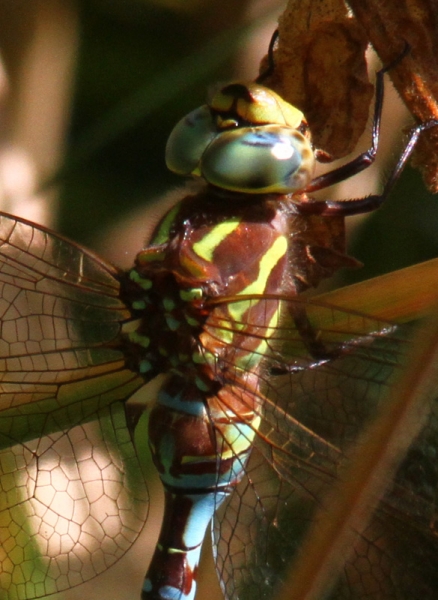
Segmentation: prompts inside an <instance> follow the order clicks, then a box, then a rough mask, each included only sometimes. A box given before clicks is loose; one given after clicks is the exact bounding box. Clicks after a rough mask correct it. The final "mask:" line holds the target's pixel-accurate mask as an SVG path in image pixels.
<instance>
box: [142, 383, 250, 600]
mask: <svg viewBox="0 0 438 600" xmlns="http://www.w3.org/2000/svg"><path fill="white" fill-rule="evenodd" d="M259 423H260V417H259V409H258V401H257V399H256V396H255V395H254V394H252V393H251V392H250V391H246V392H245V391H243V390H241V392H240V393H239V395H237V394H236V393H235V389H234V388H233V387H232V386H229V385H226V386H224V387H223V388H221V389H220V390H219V391H218V395H211V396H208V394H207V393H203V392H201V391H200V390H199V389H197V388H196V386H194V385H193V384H187V383H184V381H183V380H182V378H180V377H174V378H172V379H171V380H170V381H169V382H168V384H167V385H166V386H165V387H164V388H163V389H162V390H161V391H160V393H159V396H158V401H157V404H156V405H155V407H154V408H153V409H152V411H151V415H150V422H149V443H150V447H151V451H152V456H153V460H154V463H155V465H156V467H157V469H158V472H159V475H160V478H161V480H162V482H163V485H164V488H165V515H164V520H163V528H162V530H161V533H160V538H159V540H158V544H157V547H156V550H155V553H154V556H153V559H152V562H151V564H150V566H149V570H148V573H147V575H146V578H145V583H144V587H143V593H142V598H143V600H176V599H178V600H192V599H193V598H194V596H195V592H196V580H197V572H198V563H199V556H200V552H201V547H202V542H203V540H204V537H205V532H206V529H207V526H208V524H209V522H210V520H211V518H212V516H213V514H214V512H215V511H216V510H217V508H218V507H219V506H220V505H221V504H222V502H223V501H224V500H225V498H226V497H227V496H228V495H229V494H230V493H231V492H232V491H233V490H234V488H235V487H236V485H237V484H238V483H239V482H240V480H241V478H242V476H243V474H244V469H245V465H246V463H247V460H248V458H249V455H250V452H251V445H252V442H253V439H254V436H255V433H256V431H257V428H258V426H259Z"/></svg>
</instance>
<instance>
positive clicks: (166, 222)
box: [152, 204, 181, 244]
mask: <svg viewBox="0 0 438 600" xmlns="http://www.w3.org/2000/svg"><path fill="white" fill-rule="evenodd" d="M180 209H181V207H180V205H179V204H177V205H176V206H174V207H173V208H172V209H171V210H169V212H168V213H167V215H166V216H165V217H164V219H163V220H162V221H161V225H160V229H159V230H158V231H157V234H156V235H155V237H154V239H153V240H152V243H153V244H165V243H166V242H167V241H168V240H169V232H170V228H171V227H172V224H173V222H174V220H175V217H176V215H177V214H178V212H179V211H180Z"/></svg>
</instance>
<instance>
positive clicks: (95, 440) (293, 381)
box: [0, 75, 437, 600]
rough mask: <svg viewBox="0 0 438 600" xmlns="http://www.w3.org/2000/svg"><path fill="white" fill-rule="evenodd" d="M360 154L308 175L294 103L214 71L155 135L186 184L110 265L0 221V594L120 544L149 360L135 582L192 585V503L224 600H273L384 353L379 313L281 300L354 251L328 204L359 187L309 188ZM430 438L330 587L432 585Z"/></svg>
mask: <svg viewBox="0 0 438 600" xmlns="http://www.w3.org/2000/svg"><path fill="white" fill-rule="evenodd" d="M382 77H383V75H382V76H381V78H380V80H382ZM378 112H379V111H377V113H378ZM378 118H380V117H379V114H378ZM369 154H372V153H371V151H370V153H369ZM363 156H364V155H362V157H361V159H360V160H359V161H356V162H354V161H353V162H352V163H349V164H348V165H347V167H346V168H341V170H339V169H337V170H335V171H333V172H332V175H331V178H330V177H329V176H323V178H317V179H312V174H313V167H314V162H315V158H314V153H313V151H312V146H311V143H310V139H309V134H308V131H307V128H306V124H305V121H304V118H303V115H302V114H301V113H300V112H299V111H297V110H296V109H294V108H293V107H291V106H290V105H288V104H287V103H285V102H284V101H283V100H281V98H279V97H278V96H277V95H276V94H274V93H273V92H271V91H270V90H267V89H266V88H263V86H260V85H258V84H251V85H246V84H230V85H229V86H226V87H224V88H222V90H221V91H220V92H219V93H218V94H216V95H215V96H214V97H213V99H212V100H211V102H210V104H209V105H207V106H205V107H201V108H200V109H197V110H196V111H194V112H193V113H191V114H190V115H189V116H188V117H187V118H186V119H184V120H183V121H181V122H180V123H179V124H178V125H177V126H176V128H175V130H174V132H173V133H172V135H171V137H170V140H169V144H168V149H167V161H168V164H169V166H170V167H171V168H172V169H174V170H176V171H178V172H181V173H183V174H194V175H200V176H202V177H203V178H204V179H205V180H206V182H205V183H204V184H203V185H202V186H200V187H199V188H198V189H197V190H196V191H194V192H193V193H189V194H188V195H187V196H186V197H185V198H184V199H183V200H182V201H181V202H180V203H179V204H178V205H177V206H176V207H174V208H173V209H172V210H171V211H169V213H168V214H167V215H165V217H164V218H163V219H162V221H161V223H160V224H159V225H158V227H157V228H156V230H155V233H154V235H153V238H152V241H151V244H150V245H149V246H148V247H147V248H146V249H144V250H143V251H141V252H140V253H139V254H138V256H137V259H136V262H135V265H134V267H133V269H131V270H130V271H128V272H127V273H122V272H120V271H118V270H117V269H115V268H113V267H111V266H109V265H107V264H106V263H104V262H103V261H101V260H100V259H98V258H97V257H96V256H94V255H93V254H91V253H89V252H87V251H86V250H84V249H82V248H79V247H78V246H75V245H74V244H72V243H70V242H68V241H67V240H65V239H63V238H62V237H60V236H58V235H56V234H54V233H53V232H49V231H47V230H45V229H44V228H40V227H37V226H35V225H33V224H31V223H28V222H25V221H22V220H20V219H15V218H13V217H10V216H7V215H2V216H1V221H0V240H1V244H2V245H1V249H0V285H1V310H2V313H1V316H2V327H1V344H0V353H1V361H2V376H1V388H0V393H1V396H0V400H1V405H0V407H1V412H0V433H1V442H2V447H3V448H4V449H3V451H2V454H1V456H0V458H1V465H2V466H4V467H3V473H2V476H1V480H0V481H1V486H2V487H1V496H0V497H1V499H2V505H1V506H0V509H1V513H0V545H1V548H2V551H3V552H4V555H3V556H2V560H3V570H2V573H1V575H0V578H1V579H0V581H1V585H2V588H3V589H4V590H7V591H6V592H5V594H6V595H5V597H7V598H11V599H12V598H15V597H17V596H19V597H23V598H31V597H32V598H36V597H40V596H43V595H47V594H49V593H52V592H54V591H60V590H64V589H67V588H68V587H71V586H72V585H76V584H78V583H81V582H82V581H84V580H86V579H89V578H91V577H93V576H94V575H96V574H97V573H99V572H101V571H102V570H104V569H105V568H107V567H108V566H109V565H110V564H111V563H113V562H114V561H115V560H117V558H118V557H119V556H120V555H122V554H123V553H124V552H125V551H126V550H127V548H128V547H129V546H130V544H131V543H132V542H133V541H134V539H135V538H136V536H137V534H138V531H139V530H140V528H141V526H142V524H143V522H144V520H145V518H146V505H147V494H146V490H145V487H144V483H143V482H142V479H141V475H140V473H139V467H138V463H137V459H136V456H135V450H134V447H133V444H132V442H131V438H130V436H129V434H128V421H127V419H126V415H125V410H124V402H125V401H126V400H127V399H128V398H129V397H130V396H131V395H132V394H133V393H134V392H135V391H136V390H137V389H139V388H140V387H141V385H142V384H143V382H144V381H149V380H151V379H152V378H153V377H154V376H155V375H157V374H158V373H167V374H168V375H169V377H168V380H167V382H166V383H165V384H164V385H163V387H162V389H161V391H160V392H159V394H158V398H157V403H156V405H155V406H154V408H153V409H152V411H151V415H150V431H149V437H150V445H151V449H152V452H153V457H154V462H155V464H156V466H157V469H158V471H159V474H160V477H161V479H162V482H163V484H164V487H165V493H166V508H165V517H164V523H163V529H162V532H161V535H160V540H159V543H158V545H157V549H156V552H155V555H154V558H153V561H152V564H151V566H150V568H149V571H148V574H147V576H146V580H145V584H144V588H143V598H144V599H149V600H152V599H157V598H159V599H162V600H169V599H172V600H176V599H181V600H182V599H185V600H191V599H192V598H193V597H194V595H195V590H196V578H197V573H198V560H199V553H200V549H201V545H202V542H203V539H204V536H205V530H206V527H207V525H208V523H209V521H210V520H211V518H212V517H214V519H213V528H212V534H213V544H214V548H215V558H216V565H217V571H218V575H219V579H220V582H221V585H222V587H223V590H224V593H225V595H226V596H227V597H228V598H235V599H236V598H246V597H248V598H270V597H272V595H273V594H274V592H275V590H276V587H277V586H278V582H279V581H281V578H282V577H283V575H284V571H285V567H286V565H287V563H288V561H290V559H291V558H292V557H293V556H294V555H295V553H296V551H297V548H298V547H299V544H300V540H301V539H302V536H303V535H304V533H305V531H306V528H307V526H308V523H309V522H310V521H311V520H312V516H313V514H314V511H315V509H316V507H317V506H318V505H319V503H320V502H321V499H322V498H323V497H324V494H325V492H326V491H327V490H328V489H329V488H330V486H331V485H332V484H333V483H334V482H335V481H336V477H337V472H338V468H339V465H340V464H342V460H343V457H344V456H345V454H346V453H347V452H348V450H349V448H350V447H351V446H353V445H354V442H355V440H356V439H357V436H358V435H359V433H360V431H361V429H362V428H363V426H364V424H365V423H366V422H367V421H369V420H370V419H372V417H373V415H374V414H375V411H376V409H377V407H378V405H379V402H380V401H381V398H382V390H383V389H384V388H385V387H386V386H387V385H388V382H389V381H390V376H391V374H392V372H393V371H394V370H397V364H398V358H399V357H400V356H401V355H402V354H403V351H404V345H405V341H404V339H403V336H402V335H401V334H400V333H399V332H398V331H396V328H395V327H393V326H391V325H388V324H386V323H381V322H379V321H377V320H375V319H373V318H372V317H366V316H364V315H358V314H356V313H353V312H352V313H351V314H350V313H348V312H344V311H339V310H337V309H335V308H333V307H327V306H323V305H321V306H319V305H318V304H316V303H310V302H304V301H303V300H300V298H299V297H298V294H299V292H301V291H302V290H303V289H305V288H307V287H309V286H313V285H316V284H317V283H318V282H319V281H320V280H321V279H322V278H323V277H326V276H329V275H330V274H332V273H333V272H334V271H336V270H337V269H338V268H340V267H341V266H352V265H354V264H355V261H354V260H353V259H351V258H349V257H348V256H346V255H345V253H344V237H343V217H344V216H345V214H349V212H354V211H357V210H367V209H370V207H371V208H372V207H373V206H374V205H375V204H376V203H378V199H377V198H376V197H371V200H370V199H369V198H367V199H365V200H358V201H351V202H349V204H348V206H347V208H345V205H342V203H330V202H328V201H313V200H312V198H311V197H310V196H309V193H310V192H311V191H313V190H315V189H321V188H322V187H326V186H328V185H330V184H331V183H333V182H335V181H338V180H340V179H341V178H343V177H345V176H348V175H351V174H353V172H356V171H358V170H360V169H361V168H364V166H363V165H364V158H363ZM367 156H368V155H367ZM367 160H368V159H367ZM365 162H366V161H365ZM402 166H403V163H401V164H399V168H401V167H402ZM342 169H343V170H342ZM373 203H374V204H373ZM93 428H94V429H95V431H92V429H93ZM435 435H436V425H435V421H434V419H433V418H431V419H430V420H429V422H428V425H427V427H426V428H425V430H424V431H423V432H422V434H421V436H420V437H419V439H418V440H417V445H416V446H415V452H416V453H417V456H419V457H420V458H419V460H420V461H421V463H422V465H423V467H424V477H423V478H422V481H420V482H419V486H418V488H419V489H418V490H415V491H412V487H413V484H412V481H413V479H412V462H411V461H407V462H406V463H405V464H404V465H403V467H402V468H401V469H400V471H399V474H398V479H397V480H396V482H395V484H394V486H393V488H392V489H391V490H390V492H389V493H388V494H387V496H386V497H385V498H384V499H383V500H382V501H381V503H380V504H379V505H378V507H377V510H376V513H375V516H374V518H373V520H372V521H371V522H370V523H369V524H368V525H367V527H366V529H365V530H364V531H362V532H360V534H359V535H358V538H357V542H356V544H355V546H354V552H353V555H352V558H351V559H350V558H349V559H348V560H347V561H346V565H345V569H344V572H343V574H342V575H341V576H340V578H339V582H338V584H337V588H336V591H335V594H337V595H335V596H333V598H335V597H336V598H340V597H345V598H351V599H353V598H363V597H366V596H371V597H373V596H372V594H374V597H375V598H387V597H400V598H420V597H421V598H422V599H423V600H424V598H432V597H433V594H434V593H435V591H436V589H437V587H436V585H435V583H436V582H435V579H436V578H435V575H434V573H435V569H432V570H431V569H428V568H427V560H426V559H427V558H429V557H430V556H436V551H437V547H436V540H435V536H434V535H433V531H431V528H430V527H429V524H430V523H431V522H432V521H433V519H434V514H435V513H434V510H435V499H434V491H435V489H436V485H435V483H436V482H435V481H434V473H435V471H434V467H433V462H434V461H433V451H432V450H433V448H435V446H436V442H434V436H435ZM105 452H106V454H105ZM108 454H109V455H110V457H111V460H109V459H108ZM11 465H12V467H11ZM67 467H68V468H67ZM11 473H14V476H13V478H12V477H11ZM57 477H58V478H57ZM420 479H421V477H420ZM73 482H74V483H75V485H73ZM434 486H435V487H434ZM431 488H433V492H432V493H431ZM11 490H13V491H12V493H11ZM51 490H54V491H53V493H51ZM67 499H68V500H69V502H67V503H66V500H67ZM66 507H67V508H66ZM108 515H111V518H109V517H108ZM119 517H120V519H119ZM411 534H412V535H413V534H415V536H416V539H418V540H419V542H418V544H416V547H415V552H414V553H413V552H412V551H411V550H412V549H411V548H410V547H409V543H408V542H407V541H406V540H407V539H408V538H409V536H411ZM420 548H421V549H420ZM395 549H397V551H398V556H396V553H395ZM6 553H7V554H6ZM72 557H75V558H76V559H77V563H75V568H74V569H71V571H72V573H73V574H72V573H69V575H68V576H66V575H65V571H66V566H65V565H66V564H72V562H73V558H72ZM76 564H77V565H79V566H78V567H77V568H76ZM407 565H409V569H407ZM376 590H377V592H376Z"/></svg>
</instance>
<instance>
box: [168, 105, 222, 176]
mask: <svg viewBox="0 0 438 600" xmlns="http://www.w3.org/2000/svg"><path fill="white" fill-rule="evenodd" d="M217 135H218V134H217V129H216V126H215V124H214V122H213V119H212V116H211V112H210V109H209V108H208V106H206V105H205V106H201V107H199V108H197V109H196V110H193V111H192V112H191V113H189V114H188V115H186V116H185V117H184V118H183V119H181V121H179V122H178V123H177V124H176V125H175V127H174V128H173V130H172V133H171V134H170V136H169V139H168V141H167V145H166V165H167V167H168V169H170V170H171V171H173V172H174V173H178V174H179V175H200V172H199V170H198V165H199V162H200V160H201V156H202V155H203V153H204V151H205V149H206V148H207V147H208V145H209V144H210V143H211V142H212V141H213V140H214V138H215V137H216V136H217Z"/></svg>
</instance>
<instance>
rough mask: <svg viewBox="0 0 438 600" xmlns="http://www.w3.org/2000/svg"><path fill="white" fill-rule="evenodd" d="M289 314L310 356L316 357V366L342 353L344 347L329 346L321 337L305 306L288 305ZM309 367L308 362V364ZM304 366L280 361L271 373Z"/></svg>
mask: <svg viewBox="0 0 438 600" xmlns="http://www.w3.org/2000/svg"><path fill="white" fill-rule="evenodd" d="M288 311H289V315H290V317H291V318H292V320H293V322H294V324H295V327H296V328H297V332H298V333H299V335H300V338H301V340H302V342H303V344H304V345H305V347H306V348H307V350H308V352H309V354H310V356H311V358H312V359H314V366H316V365H319V364H322V363H325V362H327V361H331V360H335V359H336V358H339V356H340V355H341V354H342V351H343V348H342V347H341V346H340V347H338V348H328V347H327V346H326V344H324V342H323V341H322V340H321V339H320V337H319V334H318V331H317V330H316V329H315V328H314V327H313V325H312V323H311V322H310V320H309V317H308V316H307V312H306V308H305V307H304V306H298V305H291V306H288ZM306 368H308V364H307V365H306ZM301 369H302V367H300V366H298V367H297V366H296V365H285V364H284V363H283V362H281V363H280V362H279V363H278V365H275V366H274V367H272V368H271V371H270V372H271V375H285V374H286V373H290V372H292V371H297V370H301Z"/></svg>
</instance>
